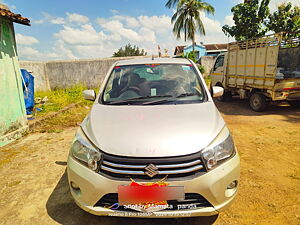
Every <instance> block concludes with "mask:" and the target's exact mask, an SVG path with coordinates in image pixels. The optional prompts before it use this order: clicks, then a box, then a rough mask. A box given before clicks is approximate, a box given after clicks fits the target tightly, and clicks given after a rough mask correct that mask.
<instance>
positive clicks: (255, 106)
mask: <svg viewBox="0 0 300 225" xmlns="http://www.w3.org/2000/svg"><path fill="white" fill-rule="evenodd" d="M249 104H250V107H251V109H252V110H254V111H256V112H262V111H264V110H265V109H266V107H267V105H268V104H267V101H266V96H264V95H262V94H259V93H254V94H252V95H251V97H250V100H249Z"/></svg>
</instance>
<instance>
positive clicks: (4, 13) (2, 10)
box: [0, 4, 30, 26]
mask: <svg viewBox="0 0 300 225" xmlns="http://www.w3.org/2000/svg"><path fill="white" fill-rule="evenodd" d="M0 16H1V17H4V18H6V19H9V20H11V21H12V22H15V23H20V24H23V25H27V26H30V20H29V19H27V18H25V17H23V16H21V15H20V14H15V13H13V12H12V11H10V10H9V9H8V8H7V7H6V6H5V5H3V4H0Z"/></svg>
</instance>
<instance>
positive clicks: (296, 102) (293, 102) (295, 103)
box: [289, 101, 300, 108]
mask: <svg viewBox="0 0 300 225" xmlns="http://www.w3.org/2000/svg"><path fill="white" fill-rule="evenodd" d="M289 104H290V105H291V106H292V107H296V108H298V107H300V101H289Z"/></svg>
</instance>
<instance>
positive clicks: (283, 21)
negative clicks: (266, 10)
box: [265, 2, 300, 36]
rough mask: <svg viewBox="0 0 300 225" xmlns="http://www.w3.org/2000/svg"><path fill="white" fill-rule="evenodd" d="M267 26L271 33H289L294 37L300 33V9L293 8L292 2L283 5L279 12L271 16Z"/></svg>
mask: <svg viewBox="0 0 300 225" xmlns="http://www.w3.org/2000/svg"><path fill="white" fill-rule="evenodd" d="M265 24H266V26H267V27H268V29H269V30H270V31H274V32H275V33H279V32H289V33H290V34H289V36H294V35H295V32H299V31H300V8H299V7H297V6H294V7H293V5H292V3H290V2H289V3H287V4H285V3H284V4H281V5H279V6H278V10H277V11H275V12H273V13H272V14H270V15H269V19H268V21H267V22H266V23H265ZM291 32H292V33H291ZM298 35H299V34H298Z"/></svg>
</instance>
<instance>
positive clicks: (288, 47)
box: [210, 32, 300, 111]
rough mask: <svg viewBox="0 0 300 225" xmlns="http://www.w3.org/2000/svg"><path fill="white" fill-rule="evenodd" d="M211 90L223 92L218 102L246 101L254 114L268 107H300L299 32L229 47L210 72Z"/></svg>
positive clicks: (247, 41)
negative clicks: (284, 105) (284, 104)
mask: <svg viewBox="0 0 300 225" xmlns="http://www.w3.org/2000/svg"><path fill="white" fill-rule="evenodd" d="M210 75H211V87H213V86H220V87H223V88H224V93H223V95H222V96H220V97H218V100H219V101H227V100H229V99H230V98H231V97H232V96H239V97H240V99H248V100H249V105H250V107H251V108H252V109H253V110H254V111H264V110H265V109H266V107H267V106H268V104H269V103H271V102H274V103H279V102H283V101H285V102H288V103H289V104H290V105H292V106H295V107H299V106H300V32H299V33H283V32H282V33H276V34H271V35H266V36H263V37H259V38H254V39H249V40H245V41H239V42H232V43H229V44H228V51H227V52H226V53H222V54H220V55H218V57H217V58H216V60H215V63H214V66H213V68H212V70H211V73H210Z"/></svg>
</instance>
